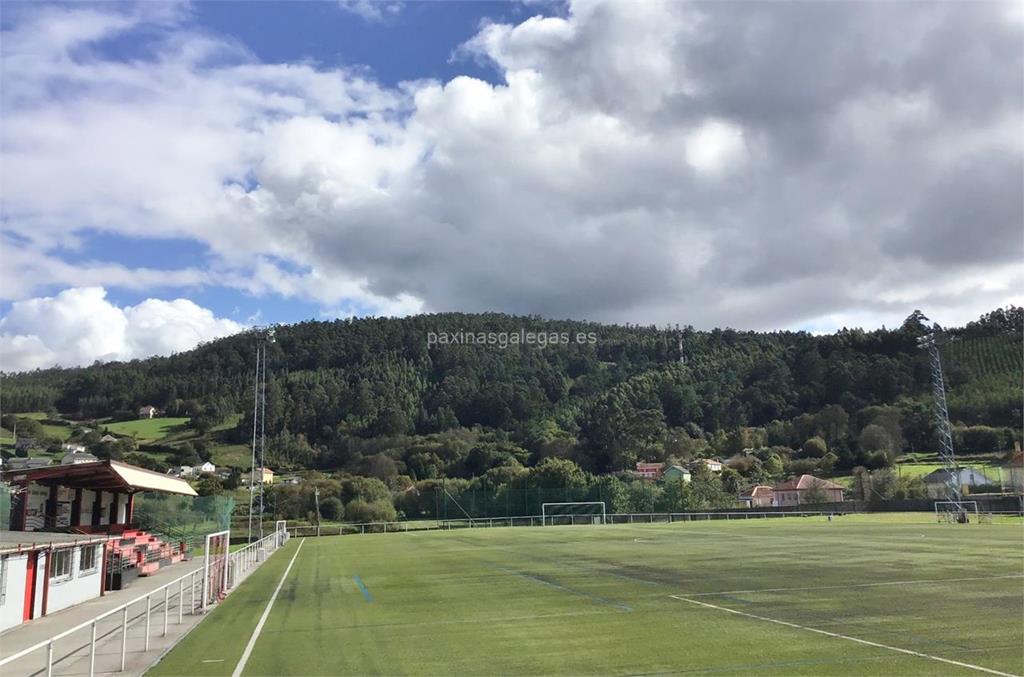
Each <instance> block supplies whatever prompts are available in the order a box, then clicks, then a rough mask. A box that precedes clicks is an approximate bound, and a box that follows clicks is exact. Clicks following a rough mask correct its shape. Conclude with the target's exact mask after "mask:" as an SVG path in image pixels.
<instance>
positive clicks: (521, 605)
mask: <svg viewBox="0 0 1024 677" xmlns="http://www.w3.org/2000/svg"><path fill="white" fill-rule="evenodd" d="M1022 527H1024V525H1022V523H1021V521H1020V520H1019V519H1018V520H1006V521H1004V522H1003V523H996V524H971V525H950V524H936V523H933V521H932V519H931V518H929V516H927V515H914V516H906V515H892V516H890V515H881V516H850V517H837V518H834V519H833V520H832V521H831V522H828V521H826V520H825V519H824V518H783V519H775V520H733V521H728V522H726V521H711V522H688V523H675V524H651V525H621V526H586V527H582V526H581V527H545V528H539V527H538V528H525V527H524V528H495V529H462V530H452V531H433V532H410V533H398V534H371V535H354V536H343V537H337V536H334V537H323V538H319V539H317V538H310V539H305V541H304V545H303V546H302V550H301V551H300V552H299V555H298V557H297V559H296V561H295V565H294V567H293V568H292V570H291V572H290V574H289V575H288V577H287V579H286V580H285V583H284V585H283V587H282V589H281V593H280V595H279V597H278V599H277V601H276V603H275V605H274V607H273V610H272V612H271V613H270V616H269V618H268V621H267V623H266V626H265V627H264V628H263V631H262V634H261V635H260V639H259V641H258V642H257V644H256V646H255V649H254V651H253V653H252V656H251V658H250V660H249V662H248V665H247V667H246V670H245V672H244V674H246V675H338V674H358V675H367V674H387V675H394V674H416V675H495V674H573V675H577V674H602V675H604V674H651V673H674V674H675V673H716V674H727V675H731V674H735V675H741V674H742V675H748V674H758V675H765V674H767V675H840V674H842V675H958V674H982V673H980V672H978V671H975V670H972V669H969V668H962V667H958V666H956V665H950V664H947V663H940V662H937V661H934V660H930V659H928V658H923V657H918V656H912V655H906V654H902V653H898V652H894V651H892V650H889V649H885V648H881V647H875V646H866V645H864V644H858V643H854V642H851V641H847V640H844V639H840V638H836V637H830V636H825V635H821V634H817V633H814V632H810V631H808V630H805V629H800V628H795V627H790V626H785V625H780V624H778V623H773V622H769V621H767V620H763V619H757V618H750V617H747V616H741V615H737V614H733V613H729V612H728V611H725V610H722V609H716V608H710V607H706V606H700V605H698V604H695V603H694V602H697V601H699V602H701V603H704V604H709V605H714V606H717V607H723V608H724V609H731V610H735V611H741V612H743V613H746V614H753V615H756V616H761V617H763V618H771V619H775V620H778V621H784V622H787V623H793V624H796V625H800V626H804V627H805V628H816V629H819V630H824V631H827V632H831V633H836V634H840V635H847V636H850V637H856V638H859V639H863V640H866V641H870V642H875V643H879V644H885V645H889V646H894V647H900V648H903V649H907V650H910V651H916V652H920V653H923V654H929V655H932V656H937V657H941V658H946V659H949V660H954V661H960V662H963V663H969V664H972V665H977V666H981V667H984V668H988V669H992V670H997V671H1001V672H1005V673H1013V674H1020V673H1022V672H1024V657H1022V646H1024V626H1022V617H1024V597H1022V590H1024V588H1022V585H1024V578H1022V577H1021V576H1022V575H1024V572H1022V564H1024V549H1022V545H1024V528H1022ZM300 542H302V541H300V540H299V539H292V540H291V541H290V542H289V544H288V545H287V547H286V548H284V549H283V550H282V551H281V552H279V553H278V554H275V555H274V556H273V557H272V558H271V559H270V561H269V562H267V563H266V564H265V565H264V566H263V567H261V568H260V569H259V570H258V571H257V572H256V573H255V574H254V575H253V576H252V577H250V578H249V579H248V580H247V581H246V582H245V583H244V584H243V585H242V586H241V587H240V588H239V590H238V591H236V592H234V593H232V594H231V595H229V596H228V598H227V600H226V601H225V602H223V603H222V604H221V605H220V606H219V607H218V608H216V609H215V610H214V611H213V612H212V613H211V615H210V617H209V618H207V619H206V620H204V621H203V622H202V623H201V624H200V625H199V626H198V627H197V628H196V629H195V630H194V631H193V632H192V633H191V634H190V635H189V636H188V637H187V638H186V639H185V640H184V641H183V642H182V643H181V644H180V645H179V646H178V647H177V648H175V649H174V650H173V651H172V652H171V653H170V654H169V655H168V656H167V657H166V658H165V659H164V660H163V661H162V662H161V663H160V664H158V665H157V666H156V667H155V668H154V669H153V670H152V671H151V674H155V675H230V674H231V672H232V671H233V670H234V668H235V665H236V664H237V662H238V659H239V657H240V656H241V655H242V651H243V649H244V647H245V644H246V642H247V641H248V640H249V637H250V635H251V633H252V631H253V628H254V627H255V626H256V623H257V621H258V619H259V617H260V615H261V614H262V612H263V610H264V608H265V607H266V604H267V601H268V600H269V598H270V595H271V594H272V592H273V590H274V588H275V587H276V586H277V583H278V581H279V580H280V578H281V575H282V573H283V572H284V570H285V568H286V567H287V565H288V562H289V561H290V560H291V558H292V556H293V555H294V553H295V551H296V549H297V548H298V546H299V543H300ZM953 579H961V580H953ZM879 583H885V585H876V584H879ZM673 595H674V596H676V597H673ZM677 597H678V598H682V599H678V598H677ZM684 600H690V601H684ZM204 661H206V662H204ZM213 661H218V662H213Z"/></svg>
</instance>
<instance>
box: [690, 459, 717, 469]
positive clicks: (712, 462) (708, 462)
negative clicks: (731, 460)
mask: <svg viewBox="0 0 1024 677" xmlns="http://www.w3.org/2000/svg"><path fill="white" fill-rule="evenodd" d="M695 463H697V464H703V465H704V467H705V468H707V469H708V470H710V471H711V472H722V462H721V461H719V460H718V459H717V458H699V459H697V460H696V461H695Z"/></svg>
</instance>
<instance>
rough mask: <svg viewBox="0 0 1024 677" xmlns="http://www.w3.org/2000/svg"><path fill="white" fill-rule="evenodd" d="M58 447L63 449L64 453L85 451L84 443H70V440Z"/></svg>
mask: <svg viewBox="0 0 1024 677" xmlns="http://www.w3.org/2000/svg"><path fill="white" fill-rule="evenodd" d="M60 448H61V449H63V450H64V453H66V454H84V453H85V452H86V449H85V445H84V444H71V443H70V442H65V443H64V444H62V445H60Z"/></svg>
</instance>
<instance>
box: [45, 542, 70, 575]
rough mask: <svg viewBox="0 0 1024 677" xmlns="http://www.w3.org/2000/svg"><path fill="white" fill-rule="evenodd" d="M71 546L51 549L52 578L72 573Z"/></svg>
mask: <svg viewBox="0 0 1024 677" xmlns="http://www.w3.org/2000/svg"><path fill="white" fill-rule="evenodd" d="M72 552H74V550H72V549H71V548H62V549H60V550H52V551H50V578H67V577H68V576H70V575H71V553H72Z"/></svg>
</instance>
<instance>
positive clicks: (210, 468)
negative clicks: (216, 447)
mask: <svg viewBox="0 0 1024 677" xmlns="http://www.w3.org/2000/svg"><path fill="white" fill-rule="evenodd" d="M196 471H197V472H200V473H204V474H210V475H212V474H213V473H215V472H217V466H215V465H214V464H212V463H210V462H209V461H206V462H205V463H203V464H202V465H201V466H199V467H198V468H196Z"/></svg>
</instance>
